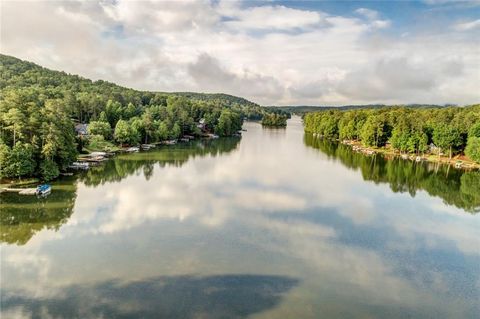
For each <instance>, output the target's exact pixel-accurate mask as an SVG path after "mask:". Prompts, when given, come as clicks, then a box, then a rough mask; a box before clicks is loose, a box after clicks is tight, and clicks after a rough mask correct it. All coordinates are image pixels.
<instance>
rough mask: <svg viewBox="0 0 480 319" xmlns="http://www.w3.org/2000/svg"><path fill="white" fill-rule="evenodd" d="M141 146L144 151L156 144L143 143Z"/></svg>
mask: <svg viewBox="0 0 480 319" xmlns="http://www.w3.org/2000/svg"><path fill="white" fill-rule="evenodd" d="M140 147H141V149H142V151H148V150H150V149H151V148H154V147H155V145H154V144H142V145H141V146H140Z"/></svg>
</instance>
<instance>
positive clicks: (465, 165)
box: [313, 135, 480, 170]
mask: <svg viewBox="0 0 480 319" xmlns="http://www.w3.org/2000/svg"><path fill="white" fill-rule="evenodd" d="M313 136H314V137H317V138H322V137H321V136H318V135H313ZM336 141H338V143H341V144H343V145H347V146H350V147H351V148H352V151H354V152H357V153H362V154H364V155H374V154H381V155H383V156H385V157H386V158H387V159H391V157H393V158H401V159H403V160H409V161H415V162H430V163H439V164H443V165H450V166H453V167H454V168H457V169H462V170H472V169H473V170H475V169H480V163H476V162H474V161H472V160H470V159H468V158H466V157H465V156H464V155H460V154H457V155H455V156H453V157H452V158H449V157H445V156H438V155H435V154H431V153H424V154H420V155H417V154H412V153H401V152H400V151H397V150H395V149H393V148H392V147H367V146H364V145H362V143H361V142H359V141H355V140H343V141H341V140H336Z"/></svg>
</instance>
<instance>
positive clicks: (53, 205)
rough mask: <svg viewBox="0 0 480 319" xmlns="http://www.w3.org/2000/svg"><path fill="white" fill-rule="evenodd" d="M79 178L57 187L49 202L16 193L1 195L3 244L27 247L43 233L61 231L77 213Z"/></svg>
mask: <svg viewBox="0 0 480 319" xmlns="http://www.w3.org/2000/svg"><path fill="white" fill-rule="evenodd" d="M76 184H77V183H76V178H74V177H73V178H65V179H63V180H62V181H59V182H55V183H53V187H54V188H55V192H53V193H52V194H50V195H49V196H48V197H46V198H41V199H39V198H37V197H36V196H22V195H18V194H16V193H2V194H1V195H0V225H1V227H0V241H1V242H5V243H8V244H17V245H24V244H26V243H27V242H28V241H29V240H30V239H31V238H32V236H33V235H35V233H37V232H39V231H41V230H42V229H50V230H58V229H59V228H60V226H62V225H63V224H64V223H65V222H67V220H68V219H69V217H70V216H71V215H72V213H73V207H74V206H75V199H76V196H77V194H76V188H77V187H76Z"/></svg>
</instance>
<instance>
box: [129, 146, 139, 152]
mask: <svg viewBox="0 0 480 319" xmlns="http://www.w3.org/2000/svg"><path fill="white" fill-rule="evenodd" d="M139 150H140V149H139V148H138V147H136V146H134V147H129V148H127V149H126V151H127V152H128V153H136V152H138V151H139Z"/></svg>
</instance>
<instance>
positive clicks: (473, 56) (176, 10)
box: [1, 0, 480, 105]
mask: <svg viewBox="0 0 480 319" xmlns="http://www.w3.org/2000/svg"><path fill="white" fill-rule="evenodd" d="M1 6H2V10H1V18H2V23H1V27H2V28H1V32H2V34H1V35H2V46H1V52H2V53H4V54H10V55H14V56H17V57H20V58H23V59H27V60H30V61H33V62H36V63H38V64H41V65H43V66H46V67H49V68H53V69H58V70H64V71H67V72H70V73H77V74H80V75H83V76H85V77H89V78H92V79H104V80H108V81H113V82H115V83H118V84H121V85H125V86H128V87H133V88H136V89H143V90H155V91H199V92H224V93H229V94H234V95H240V96H243V97H246V98H248V99H251V100H253V101H256V102H258V103H261V104H264V105H343V104H365V103H386V104H397V103H437V104H444V103H455V104H472V103H478V102H479V101H480V94H479V93H478V91H479V90H478V84H477V83H479V82H480V71H479V69H480V52H479V51H480V49H479V48H480V41H479V39H480V36H479V35H480V2H479V1H469V2H461V1H448V0H426V1H224V0H215V1H194V0H186V1H125V0H116V1H114V0H102V1H68V2H62V1H35V2H30V1H25V2H22V1H15V2H14V1H3V2H1ZM20 19H21V20H22V23H21V24H19V23H18V21H19V20H20Z"/></svg>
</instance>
